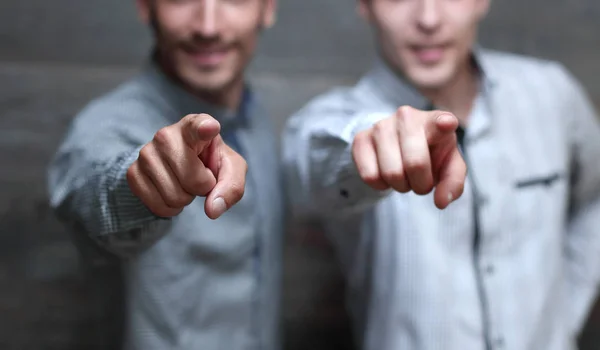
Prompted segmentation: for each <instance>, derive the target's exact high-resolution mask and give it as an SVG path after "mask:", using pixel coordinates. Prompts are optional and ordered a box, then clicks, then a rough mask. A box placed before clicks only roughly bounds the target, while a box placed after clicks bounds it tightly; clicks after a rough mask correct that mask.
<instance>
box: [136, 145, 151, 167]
mask: <svg viewBox="0 0 600 350" xmlns="http://www.w3.org/2000/svg"><path fill="white" fill-rule="evenodd" d="M153 158H154V150H153V149H152V145H150V144H147V145H145V146H144V147H142V149H141V150H140V154H139V156H138V161H139V164H140V166H142V165H143V166H148V165H149V164H151V163H152V162H153Z"/></svg>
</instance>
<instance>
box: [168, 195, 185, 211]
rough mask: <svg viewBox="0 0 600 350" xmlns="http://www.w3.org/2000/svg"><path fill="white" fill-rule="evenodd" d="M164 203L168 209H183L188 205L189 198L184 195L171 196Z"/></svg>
mask: <svg viewBox="0 0 600 350" xmlns="http://www.w3.org/2000/svg"><path fill="white" fill-rule="evenodd" d="M165 203H166V204H167V205H168V206H169V207H170V208H184V207H186V206H187V205H188V204H190V202H189V197H188V196H186V195H184V194H179V195H173V196H169V197H168V198H167V199H166V200H165Z"/></svg>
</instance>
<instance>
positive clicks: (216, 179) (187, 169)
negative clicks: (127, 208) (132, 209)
mask: <svg viewBox="0 0 600 350" xmlns="http://www.w3.org/2000/svg"><path fill="white" fill-rule="evenodd" d="M220 129H221V126H220V124H219V122H218V121H217V120H215V119H214V118H212V117H211V116H209V115H207V114H190V115H187V116H186V117H184V118H183V119H181V120H180V121H179V122H178V123H175V124H173V125H170V126H167V127H164V128H162V129H160V130H158V132H157V133H156V134H155V135H154V138H153V140H152V141H150V142H149V143H147V144H146V145H145V146H144V147H143V148H142V149H141V151H140V154H139V158H138V159H137V160H136V161H135V162H134V163H133V164H132V165H131V167H130V168H129V169H128V171H127V181H128V183H129V187H130V188H131V190H132V192H133V193H134V194H135V195H136V196H137V197H139V198H140V199H141V200H142V202H143V203H144V204H145V205H146V206H147V207H148V208H149V209H150V211H152V212H153V213H154V214H155V215H158V216H161V217H172V216H176V215H178V214H179V213H180V212H181V211H182V210H183V208H185V207H186V206H187V205H189V204H190V203H191V202H192V201H193V200H194V198H196V197H197V196H207V198H206V201H205V205H204V210H205V212H206V215H207V216H208V217H209V218H211V219H216V218H218V217H219V216H221V215H222V214H223V213H224V212H225V211H226V210H227V209H228V208H230V207H231V206H232V205H234V204H236V203H237V202H238V201H239V200H240V199H241V198H242V196H243V195H244V187H245V184H246V172H247V170H248V165H247V164H246V161H245V160H244V159H243V158H242V156H240V155H239V154H238V153H236V152H235V151H234V150H232V149H231V148H230V147H229V146H227V145H226V144H225V143H224V142H223V139H222V138H221V136H220V135H219V132H220Z"/></svg>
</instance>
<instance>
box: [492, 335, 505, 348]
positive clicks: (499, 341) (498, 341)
mask: <svg viewBox="0 0 600 350" xmlns="http://www.w3.org/2000/svg"><path fill="white" fill-rule="evenodd" d="M494 345H496V348H497V349H500V348H504V338H502V337H498V338H496V340H495V341H494Z"/></svg>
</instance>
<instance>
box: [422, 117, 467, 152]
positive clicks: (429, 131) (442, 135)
mask: <svg viewBox="0 0 600 350" xmlns="http://www.w3.org/2000/svg"><path fill="white" fill-rule="evenodd" d="M419 112H420V113H427V114H428V115H427V116H426V117H425V119H426V123H425V137H426V138H427V143H428V144H429V145H430V146H433V145H436V144H439V143H441V142H445V141H447V140H448V139H449V136H450V137H451V136H452V135H453V134H454V133H455V132H456V129H457V128H458V124H459V123H458V118H456V117H455V116H454V115H453V114H452V113H450V112H444V111H427V112H425V111H419ZM452 139H453V138H452Z"/></svg>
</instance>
